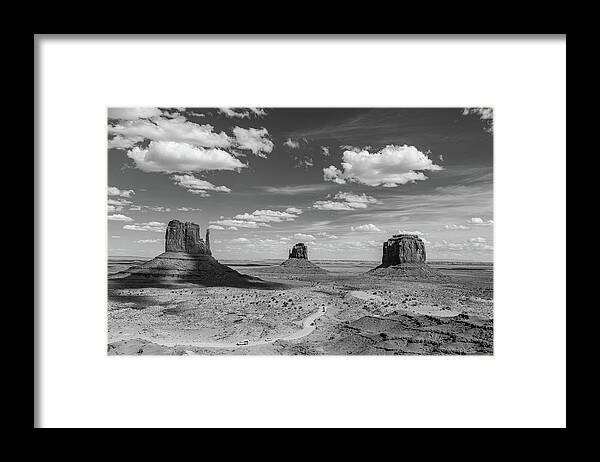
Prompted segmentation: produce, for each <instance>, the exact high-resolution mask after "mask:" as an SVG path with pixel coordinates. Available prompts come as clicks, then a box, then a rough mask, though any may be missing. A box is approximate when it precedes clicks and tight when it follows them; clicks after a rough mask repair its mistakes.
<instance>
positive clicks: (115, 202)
mask: <svg viewBox="0 0 600 462" xmlns="http://www.w3.org/2000/svg"><path fill="white" fill-rule="evenodd" d="M127 197H129V196H127ZM106 202H107V204H108V205H120V206H124V205H128V204H131V201H128V200H127V199H108V200H107V201H106Z"/></svg>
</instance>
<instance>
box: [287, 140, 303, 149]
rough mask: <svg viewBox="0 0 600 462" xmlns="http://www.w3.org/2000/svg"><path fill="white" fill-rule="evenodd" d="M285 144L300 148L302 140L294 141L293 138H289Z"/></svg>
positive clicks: (289, 146) (292, 147) (291, 147)
mask: <svg viewBox="0 0 600 462" xmlns="http://www.w3.org/2000/svg"><path fill="white" fill-rule="evenodd" d="M283 144H284V145H285V146H287V147H288V148H290V149H298V148H299V147H300V142H298V141H294V140H292V139H291V138H288V139H287V140H286V141H285V142H284V143H283Z"/></svg>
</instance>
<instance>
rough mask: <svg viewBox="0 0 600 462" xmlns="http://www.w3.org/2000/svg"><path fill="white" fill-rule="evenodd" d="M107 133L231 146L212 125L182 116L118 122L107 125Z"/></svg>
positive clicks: (210, 146) (224, 134)
mask: <svg viewBox="0 0 600 462" xmlns="http://www.w3.org/2000/svg"><path fill="white" fill-rule="evenodd" d="M108 132H109V133H110V134H114V135H119V136H121V137H122V138H128V139H139V138H143V139H149V140H151V141H176V142H179V143H186V144H191V145H193V146H200V147H204V148H228V147H229V146H230V145H231V139H230V137H229V136H228V135H227V134H226V133H224V132H220V133H216V132H214V131H213V126H212V125H209V124H205V125H198V124H196V123H194V122H190V121H189V120H187V119H186V118H185V117H183V116H176V117H173V118H167V117H153V118H152V119H136V120H120V121H119V122H118V123H117V124H115V125H110V124H109V126H108Z"/></svg>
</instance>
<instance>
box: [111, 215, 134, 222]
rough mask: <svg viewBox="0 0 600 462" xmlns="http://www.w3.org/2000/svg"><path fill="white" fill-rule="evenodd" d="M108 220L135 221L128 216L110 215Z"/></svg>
mask: <svg viewBox="0 0 600 462" xmlns="http://www.w3.org/2000/svg"><path fill="white" fill-rule="evenodd" d="M108 220H109V221H133V218H131V217H128V216H126V215H120V214H115V215H109V216H108Z"/></svg>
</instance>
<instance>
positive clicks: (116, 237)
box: [110, 236, 121, 239]
mask: <svg viewBox="0 0 600 462" xmlns="http://www.w3.org/2000/svg"><path fill="white" fill-rule="evenodd" d="M110 237H112V238H113V239H120V238H121V236H110Z"/></svg>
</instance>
